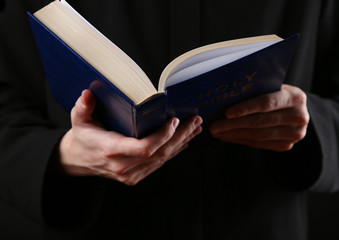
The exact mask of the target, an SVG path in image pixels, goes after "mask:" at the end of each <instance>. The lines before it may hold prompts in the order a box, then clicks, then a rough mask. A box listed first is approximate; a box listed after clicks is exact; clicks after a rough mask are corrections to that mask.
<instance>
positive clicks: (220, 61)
mask: <svg viewBox="0 0 339 240" xmlns="http://www.w3.org/2000/svg"><path fill="white" fill-rule="evenodd" d="M276 42H277V41H270V42H264V43H255V44H253V45H252V44H251V45H245V46H234V47H229V48H222V49H217V50H212V51H208V52H203V53H201V54H198V55H196V56H194V57H192V58H190V59H188V60H187V61H185V62H184V63H183V64H180V65H179V66H178V67H177V68H175V69H174V71H173V72H172V73H171V74H170V76H169V77H168V78H167V81H166V84H165V88H166V87H169V86H172V85H174V84H177V83H180V82H183V81H185V80H188V79H190V78H194V77H196V76H199V75H201V74H204V73H206V72H209V71H211V70H213V69H216V68H219V67H221V66H223V65H225V64H228V63H231V62H233V61H235V60H237V59H240V58H242V57H245V56H247V55H250V54H251V53H254V52H257V51H259V50H261V49H263V48H265V47H268V46H270V45H272V44H274V43H276Z"/></svg>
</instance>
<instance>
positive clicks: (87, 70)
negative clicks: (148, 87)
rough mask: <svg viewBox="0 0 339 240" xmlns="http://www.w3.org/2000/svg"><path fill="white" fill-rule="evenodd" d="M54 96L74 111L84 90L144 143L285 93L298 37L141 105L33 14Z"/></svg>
mask: <svg viewBox="0 0 339 240" xmlns="http://www.w3.org/2000/svg"><path fill="white" fill-rule="evenodd" d="M28 17H29V20H30V24H31V28H32V32H33V35H34V38H35V40H36V44H37V47H38V50H39V53H40V57H41V61H42V64H43V67H44V70H45V74H46V78H47V81H48V85H49V87H50V91H51V93H52V95H53V97H54V98H55V100H56V101H57V102H58V103H59V104H60V105H61V106H63V107H64V108H65V109H66V110H67V111H71V109H72V108H73V106H74V104H75V102H76V100H77V99H78V97H79V96H80V95H81V92H82V90H84V89H90V90H91V91H92V92H93V93H94V95H95V96H96V98H97V108H96V114H97V116H98V117H99V118H100V119H101V120H102V122H103V123H104V125H105V126H106V127H107V129H108V130H114V131H118V132H120V133H122V134H124V135H126V136H131V137H136V138H141V137H143V136H145V135H146V134H148V133H149V132H150V131H152V130H153V129H154V128H156V127H158V126H161V125H162V124H163V123H165V121H166V119H168V118H170V117H173V116H176V117H178V118H180V119H185V118H187V117H190V116H193V115H195V114H199V115H200V116H201V117H202V118H203V119H204V122H205V123H208V122H210V121H212V120H214V119H216V118H218V117H221V116H222V114H223V110H224V109H225V108H226V107H227V106H229V105H231V104H234V103H236V102H238V101H241V100H244V99H248V98H250V97H254V96H257V95H259V94H264V93H268V92H273V91H277V90H279V89H280V87H281V85H282V83H283V81H284V79H285V75H286V72H287V69H288V65H289V63H290V61H291V58H292V55H293V52H294V49H295V47H296V44H297V41H298V37H299V36H298V35H294V36H292V37H290V38H287V39H285V40H282V41H280V42H278V43H275V44H273V45H271V46H269V47H266V48H264V49H262V50H259V51H257V52H255V53H252V54H250V55H248V56H246V57H243V58H240V59H239V60H236V61H234V62H232V63H229V64H227V65H224V66H222V67H219V68H217V69H215V70H212V71H209V72H207V73H204V74H201V75H199V76H197V77H194V78H192V79H189V80H186V81H184V82H181V83H178V84H175V85H172V86H169V87H167V88H166V90H165V92H164V93H159V94H158V95H155V96H153V97H151V98H150V99H148V100H147V101H144V102H142V103H141V104H139V105H135V104H134V103H133V101H131V100H130V99H129V98H128V97H127V96H126V95H125V94H124V93H122V92H121V91H120V90H119V89H118V88H116V87H115V86H114V85H113V84H112V83H111V82H110V81H108V80H107V79H106V78H105V77H104V76H103V75H102V74H100V73H99V72H98V71H97V70H96V69H95V68H93V67H92V66H91V65H90V64H88V63H87V62H86V61H85V60H84V59H83V58H82V57H81V56H80V55H79V54H77V53H76V52H75V51H73V50H72V49H71V48H70V47H69V46H68V45H67V44H65V43H64V42H63V41H62V40H61V39H60V38H59V37H58V36H56V35H55V34H54V33H53V32H51V31H50V30H49V29H48V28H47V27H45V26H44V24H42V23H41V22H40V21H39V20H38V19H37V18H36V17H35V16H33V15H32V14H31V13H30V12H28Z"/></svg>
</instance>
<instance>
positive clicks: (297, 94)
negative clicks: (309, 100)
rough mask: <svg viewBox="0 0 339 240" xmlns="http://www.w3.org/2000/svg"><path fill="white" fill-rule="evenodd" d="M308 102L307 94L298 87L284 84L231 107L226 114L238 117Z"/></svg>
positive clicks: (229, 116) (230, 116) (228, 116)
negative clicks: (270, 91)
mask: <svg viewBox="0 0 339 240" xmlns="http://www.w3.org/2000/svg"><path fill="white" fill-rule="evenodd" d="M305 104H306V94H305V93H304V92H303V91H302V90H300V89H299V88H297V87H292V86H289V85H283V86H282V89H281V90H280V91H277V92H273V93H269V94H263V95H260V96H258V97H255V98H252V99H249V100H245V101H242V102H240V103H238V104H235V105H233V106H231V107H229V108H228V109H227V110H226V112H225V116H226V117H227V118H236V117H241V116H245V115H249V114H252V113H259V112H270V111H275V110H278V109H283V108H289V107H295V106H301V105H305Z"/></svg>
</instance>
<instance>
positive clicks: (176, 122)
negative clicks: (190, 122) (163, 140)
mask: <svg viewBox="0 0 339 240" xmlns="http://www.w3.org/2000/svg"><path fill="white" fill-rule="evenodd" d="M179 122H180V121H179V119H178V118H175V119H174V120H173V122H172V126H173V128H174V129H176V128H177V127H178V125H179Z"/></svg>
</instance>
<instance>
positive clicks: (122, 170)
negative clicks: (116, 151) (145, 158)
mask: <svg viewBox="0 0 339 240" xmlns="http://www.w3.org/2000/svg"><path fill="white" fill-rule="evenodd" d="M126 170H127V166H123V165H120V164H116V165H114V166H113V167H111V168H110V171H112V172H113V173H114V174H116V175H121V174H123V173H125V172H126Z"/></svg>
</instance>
